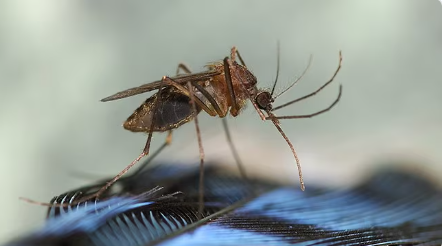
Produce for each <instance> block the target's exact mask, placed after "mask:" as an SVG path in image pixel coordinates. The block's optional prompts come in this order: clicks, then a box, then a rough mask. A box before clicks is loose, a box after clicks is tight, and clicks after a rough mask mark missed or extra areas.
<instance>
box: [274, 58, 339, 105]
mask: <svg viewBox="0 0 442 246" xmlns="http://www.w3.org/2000/svg"><path fill="white" fill-rule="evenodd" d="M341 64H342V54H341V51H339V65H338V68H337V69H336V71H335V73H334V74H333V76H332V77H331V78H330V79H329V80H328V81H327V82H326V83H325V84H323V85H322V86H321V87H319V88H318V89H317V90H316V91H314V92H312V93H310V94H308V95H305V96H303V97H300V98H297V99H295V100H292V101H290V102H288V103H284V104H283V105H280V106H278V107H275V108H273V110H272V111H276V110H278V109H281V108H284V107H286V106H288V105H290V104H293V103H296V102H299V101H302V100H304V99H307V98H309V97H312V96H314V95H316V94H317V93H318V92H320V91H321V90H322V89H324V88H325V87H326V86H327V85H329V84H330V83H331V82H333V80H334V79H335V77H336V75H337V74H338V72H339V70H341Z"/></svg>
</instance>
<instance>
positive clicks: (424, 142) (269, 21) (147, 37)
mask: <svg viewBox="0 0 442 246" xmlns="http://www.w3.org/2000/svg"><path fill="white" fill-rule="evenodd" d="M277 40H279V41H280V43H281V72H280V77H279V79H280V80H279V85H278V90H279V91H281V90H283V89H284V88H285V87H286V86H288V85H289V84H290V82H291V81H293V80H294V79H296V78H297V77H298V76H299V75H300V74H301V73H302V71H303V70H304V68H305V67H306V66H307V64H308V60H309V56H310V55H313V62H312V65H311V67H310V70H309V71H308V72H307V74H306V75H305V77H304V78H303V79H302V81H301V82H299V84H298V85H296V87H295V88H293V89H292V90H291V91H290V92H289V93H286V94H285V95H284V96H282V97H281V98H278V101H277V102H276V104H275V105H278V104H279V103H282V102H285V101H288V100H290V99H293V98H296V97H299V96H302V95H304V94H307V93H309V92H311V91H313V90H315V89H316V88H317V87H319V86H320V85H322V84H323V83H324V82H325V81H327V80H328V79H329V78H330V77H331V75H332V74H333V73H334V71H335V69H336V68H337V65H338V52H339V50H342V54H343V65H342V69H341V72H340V73H339V74H338V76H337V77H336V81H335V82H334V83H333V84H332V85H331V86H330V87H328V88H327V89H326V90H324V91H323V92H322V93H320V94H319V95H317V96H316V97H314V98H312V99H310V100H308V101H305V102H302V103H299V104H297V105H293V106H292V107H287V108H286V109H284V110H281V112H279V111H278V114H280V115H290V114H304V113H310V112H314V111H317V110H319V109H322V108H324V107H327V106H328V105H329V104H330V103H331V102H332V101H333V100H334V99H335V97H336V96H337V93H338V85H339V84H343V86H344V91H343V96H342V99H341V101H340V103H339V104H338V105H337V106H336V107H335V108H334V109H333V110H331V111H330V112H328V113H326V114H324V115H321V116H318V117H317V118H312V119H302V120H286V121H283V122H282V127H283V129H284V130H285V131H286V134H287V135H288V136H289V138H290V139H291V140H292V142H293V144H294V145H295V147H296V149H297V151H298V154H299V157H300V159H301V162H302V164H303V171H304V175H305V181H306V187H307V189H308V187H309V185H311V184H314V183H321V184H323V185H327V186H346V185H351V184H354V183H355V182H358V180H361V179H362V178H363V177H365V176H366V175H367V174H368V173H369V172H370V171H371V170H373V169H375V168H379V167H380V166H381V165H384V163H392V162H389V161H388V160H404V161H405V162H400V163H403V165H404V166H407V167H408V168H414V169H416V171H418V172H426V173H433V177H434V178H435V179H437V177H440V176H441V175H440V173H441V171H442V165H439V164H440V163H441V162H442V151H441V150H440V149H439V146H440V145H441V143H442V131H441V130H442V110H441V106H442V96H441V92H442V69H441V64H442V6H441V4H440V2H438V1H436V0H422V1H412V0H390V1H384V0H369V1H368V0H367V1H354V0H335V1H319V0H317V1H313V0H309V1H291V0H290V1H289V0H287V1H257V0H255V1H217V2H215V1H203V0H200V1H109V0H106V1H56V0H46V1H45V0H41V1H18V0H11V1H2V2H1V3H0V85H1V88H0V112H1V121H0V145H1V146H0V164H1V170H2V171H1V172H2V175H1V176H2V177H1V178H0V187H2V192H1V193H2V194H1V197H2V199H1V208H2V209H1V215H0V217H1V220H0V228H1V229H0V242H3V241H5V240H7V239H9V238H11V237H13V236H17V235H19V234H21V233H24V232H26V231H29V230H31V229H34V228H36V227H38V226H40V225H41V224H42V222H43V218H44V216H45V211H46V210H45V208H44V207H40V206H36V205H31V204H28V203H25V202H23V201H20V200H18V197H20V196H24V197H29V198H32V199H36V200H39V201H48V200H50V198H52V196H54V195H57V194H60V193H62V192H64V191H66V190H69V189H72V188H76V187H78V186H79V185H83V184H86V183H89V182H91V181H93V180H94V178H93V177H94V176H95V177H107V176H112V175H115V174H116V173H118V172H119V171H120V170H121V169H122V168H124V167H125V166H126V165H127V164H128V163H130V161H132V160H133V159H134V158H135V157H136V156H137V155H138V154H139V153H140V152H141V150H142V148H143V147H144V143H145V140H146V135H144V134H141V133H139V134H134V133H131V132H128V131H125V130H124V129H123V128H122V127H121V124H122V123H123V121H124V120H125V119H126V118H127V117H128V116H129V115H130V114H131V113H132V112H133V110H134V109H135V108H136V107H138V106H139V104H140V103H141V102H142V101H143V100H145V98H146V97H148V96H149V95H150V94H144V95H140V96H136V97H131V98H127V99H124V100H119V101H114V102H108V103H101V102H99V100H100V99H101V98H103V97H105V96H108V95H110V94H113V93H115V92H117V91H120V90H123V89H127V88H130V87H134V86H138V85H141V84H143V83H147V82H150V81H154V80H158V79H160V78H161V77H162V76H163V75H171V76H173V75H174V73H175V70H176V66H177V64H178V63H179V62H185V63H186V64H188V65H189V66H190V67H191V68H192V69H193V71H196V72H197V71H202V70H203V69H204V68H203V66H204V65H205V64H206V63H208V62H212V61H217V60H220V59H222V58H224V57H225V56H227V55H229V54H230V48H231V47H232V46H234V45H235V46H237V47H238V48H239V50H240V52H241V54H242V56H243V57H244V59H245V61H246V64H247V66H248V67H249V69H250V70H251V71H252V72H253V73H254V74H255V75H256V76H257V78H258V80H259V84H260V86H261V87H271V85H272V81H273V80H274V78H275V75H276V44H277ZM200 121H201V128H202V137H203V144H204V147H205V150H206V157H207V160H208V161H210V160H218V161H222V160H224V161H225V165H226V167H229V168H234V167H235V166H234V162H233V159H232V157H231V154H230V152H229V149H228V145H227V143H226V141H225V136H224V133H223V130H222V124H221V121H220V120H219V119H217V118H211V117H209V116H208V115H204V114H201V115H200ZM229 123H230V128H231V131H232V133H233V135H234V141H235V144H236V146H237V148H238V150H239V152H240V154H241V157H242V159H243V160H244V162H245V163H246V166H247V167H248V168H247V171H248V173H249V174H251V175H259V176H262V177H268V178H274V179H278V180H281V181H283V182H290V183H292V184H293V185H295V186H299V183H298V177H297V170H296V166H295V162H294V160H293V156H292V155H291V152H290V149H289V148H288V146H287V145H286V143H285V141H284V140H283V139H282V138H281V136H280V135H279V134H278V132H277V131H276V129H275V128H274V127H273V126H272V124H271V123H270V122H262V121H261V120H260V119H259V117H258V115H257V114H256V112H255V111H254V110H253V108H252V107H251V105H249V106H248V109H247V110H246V111H244V112H243V114H241V115H240V117H238V118H235V119H233V118H231V117H230V118H229ZM164 138H165V134H156V135H154V139H153V144H152V150H155V149H157V148H158V147H159V145H160V144H162V143H163V141H164ZM159 159H161V160H167V161H171V162H186V163H191V164H193V163H197V162H198V149H197V141H196V137H195V132H194V125H193V124H187V125H185V126H183V127H182V128H180V129H179V130H177V131H175V133H174V142H173V145H172V146H171V147H169V148H168V149H167V150H166V151H165V152H164V153H162V154H161V155H160V156H159ZM406 163H408V164H406ZM413 164H415V165H418V166H417V167H416V166H414V165H413ZM79 172H80V173H86V174H91V175H92V176H91V175H89V176H88V175H79V174H78V173H79Z"/></svg>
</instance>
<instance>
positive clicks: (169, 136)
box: [132, 130, 172, 177]
mask: <svg viewBox="0 0 442 246" xmlns="http://www.w3.org/2000/svg"><path fill="white" fill-rule="evenodd" d="M171 143H172V130H169V131H168V133H167V137H166V141H164V143H163V144H162V145H161V146H160V148H158V149H157V150H156V151H155V152H154V153H152V154H151V155H150V156H149V159H148V160H146V161H145V162H144V163H142V164H141V165H140V167H139V168H138V169H137V170H136V171H135V172H133V174H132V177H135V176H137V175H139V174H140V173H142V171H143V170H144V168H146V166H147V165H148V164H149V163H151V162H152V161H153V159H155V158H156V157H157V156H158V155H159V154H160V153H161V152H162V151H163V150H164V149H165V148H166V146H169V145H170V144H171Z"/></svg>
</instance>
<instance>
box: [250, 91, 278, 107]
mask: <svg viewBox="0 0 442 246" xmlns="http://www.w3.org/2000/svg"><path fill="white" fill-rule="evenodd" d="M274 101H275V100H274V99H273V97H272V94H271V93H270V92H268V91H259V92H258V93H257V94H256V96H255V103H256V104H257V105H258V107H259V108H260V109H263V110H266V111H272V103H273V102H274Z"/></svg>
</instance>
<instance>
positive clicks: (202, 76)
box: [101, 70, 221, 102]
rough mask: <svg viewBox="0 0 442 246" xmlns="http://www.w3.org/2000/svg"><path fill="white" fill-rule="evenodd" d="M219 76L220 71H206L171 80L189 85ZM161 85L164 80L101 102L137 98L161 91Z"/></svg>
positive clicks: (115, 95) (131, 89) (109, 97)
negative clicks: (147, 93)
mask: <svg viewBox="0 0 442 246" xmlns="http://www.w3.org/2000/svg"><path fill="white" fill-rule="evenodd" d="M219 74H221V72H220V71H216V70H209V71H205V72H201V73H193V74H184V75H179V76H176V77H173V78H171V79H172V80H173V81H175V82H177V83H179V84H184V83H187V82H188V81H196V82H197V81H202V80H207V79H209V78H211V77H213V76H215V75H219ZM161 83H162V80H157V81H154V82H151V83H148V84H144V85H141V86H138V87H134V88H130V89H127V90H124V91H120V92H118V93H115V94H114V95H112V96H108V97H105V98H103V99H101V101H102V102H107V101H113V100H117V99H121V98H126V97H131V96H135V95H138V94H142V93H145V92H149V91H153V90H156V89H159V88H160V85H161ZM163 86H164V87H168V86H169V85H163Z"/></svg>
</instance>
